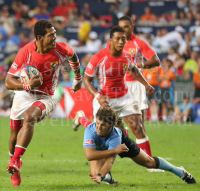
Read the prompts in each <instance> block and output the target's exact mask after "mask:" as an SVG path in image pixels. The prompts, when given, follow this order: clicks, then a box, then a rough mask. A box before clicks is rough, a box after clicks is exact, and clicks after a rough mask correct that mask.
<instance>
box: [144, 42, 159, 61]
mask: <svg viewBox="0 0 200 191" xmlns="http://www.w3.org/2000/svg"><path fill="white" fill-rule="evenodd" d="M140 44H141V46H140V47H141V50H142V54H143V55H144V57H145V58H147V59H149V58H151V57H152V56H154V55H156V52H155V51H154V50H153V49H152V48H151V47H150V46H149V44H148V43H147V42H146V41H144V40H142V39H140Z"/></svg>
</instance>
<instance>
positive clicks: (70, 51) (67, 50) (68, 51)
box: [59, 42, 74, 59]
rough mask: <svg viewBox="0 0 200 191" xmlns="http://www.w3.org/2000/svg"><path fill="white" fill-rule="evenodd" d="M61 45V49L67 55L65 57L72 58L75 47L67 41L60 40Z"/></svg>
mask: <svg viewBox="0 0 200 191" xmlns="http://www.w3.org/2000/svg"><path fill="white" fill-rule="evenodd" d="M59 44H60V46H61V51H62V53H63V54H64V56H65V59H70V58H72V57H73V55H74V49H73V48H72V47H71V46H70V45H69V44H67V43H65V42H60V43H59Z"/></svg>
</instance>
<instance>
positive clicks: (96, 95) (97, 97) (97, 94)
mask: <svg viewBox="0 0 200 191" xmlns="http://www.w3.org/2000/svg"><path fill="white" fill-rule="evenodd" d="M100 96H101V94H100V93H99V92H96V93H95V94H94V97H95V98H96V99H97V100H98V99H99V98H100Z"/></svg>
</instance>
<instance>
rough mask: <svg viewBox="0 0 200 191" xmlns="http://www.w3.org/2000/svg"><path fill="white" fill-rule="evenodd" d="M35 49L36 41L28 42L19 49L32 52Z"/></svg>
mask: <svg viewBox="0 0 200 191" xmlns="http://www.w3.org/2000/svg"><path fill="white" fill-rule="evenodd" d="M34 50H35V41H32V42H29V43H27V44H26V45H25V46H24V47H23V48H21V49H20V50H19V52H23V53H25V52H32V51H34Z"/></svg>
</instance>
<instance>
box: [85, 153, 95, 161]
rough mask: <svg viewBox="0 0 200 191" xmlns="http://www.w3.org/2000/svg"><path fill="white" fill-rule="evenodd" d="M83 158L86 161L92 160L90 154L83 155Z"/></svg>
mask: <svg viewBox="0 0 200 191" xmlns="http://www.w3.org/2000/svg"><path fill="white" fill-rule="evenodd" d="M85 156H86V159H87V160H88V161H92V160H94V159H93V158H92V156H91V155H90V154H85Z"/></svg>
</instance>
